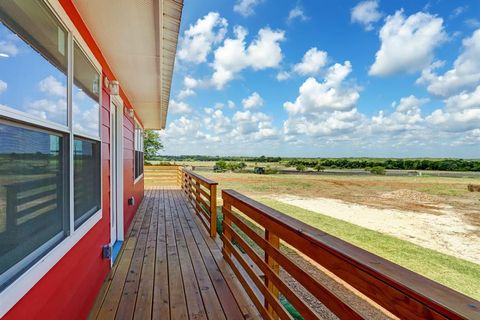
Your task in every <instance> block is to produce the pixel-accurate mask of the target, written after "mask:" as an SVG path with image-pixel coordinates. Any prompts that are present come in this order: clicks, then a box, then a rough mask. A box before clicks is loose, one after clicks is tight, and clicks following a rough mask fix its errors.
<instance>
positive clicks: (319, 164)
mask: <svg viewBox="0 0 480 320" xmlns="http://www.w3.org/2000/svg"><path fill="white" fill-rule="evenodd" d="M314 169H315V170H317V171H318V172H320V171H323V170H325V167H324V166H323V165H322V164H321V163H320V162H319V163H317V164H316V165H315V167H314Z"/></svg>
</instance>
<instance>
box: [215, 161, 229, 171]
mask: <svg viewBox="0 0 480 320" xmlns="http://www.w3.org/2000/svg"><path fill="white" fill-rule="evenodd" d="M215 167H217V168H218V169H221V170H227V163H226V162H225V161H223V160H220V161H217V162H216V163H215Z"/></svg>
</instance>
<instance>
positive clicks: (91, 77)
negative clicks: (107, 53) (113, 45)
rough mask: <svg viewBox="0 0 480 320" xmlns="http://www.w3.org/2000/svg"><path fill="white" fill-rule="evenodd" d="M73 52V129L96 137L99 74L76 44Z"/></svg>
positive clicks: (98, 110)
mask: <svg viewBox="0 0 480 320" xmlns="http://www.w3.org/2000/svg"><path fill="white" fill-rule="evenodd" d="M73 52H74V53H73V57H74V59H73V70H74V71H73V74H74V78H73V79H74V81H73V94H72V100H73V129H74V131H75V133H78V134H84V135H89V136H92V137H98V136H99V135H100V131H99V128H100V125H99V123H100V105H99V92H100V90H99V86H100V74H99V73H98V71H97V70H95V68H94V67H93V65H92V64H91V63H90V61H89V60H88V58H87V57H86V55H85V54H84V53H83V51H82V49H80V47H79V46H78V44H77V43H76V42H75V44H74V49H73Z"/></svg>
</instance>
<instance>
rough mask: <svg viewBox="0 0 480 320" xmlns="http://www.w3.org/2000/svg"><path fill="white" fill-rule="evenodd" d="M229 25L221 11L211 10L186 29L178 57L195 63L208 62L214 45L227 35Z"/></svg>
mask: <svg viewBox="0 0 480 320" xmlns="http://www.w3.org/2000/svg"><path fill="white" fill-rule="evenodd" d="M227 26H228V22H227V20H226V19H225V18H222V17H221V16H220V14H219V13H217V12H209V13H208V14H207V15H206V16H204V17H203V18H200V19H198V20H197V22H196V23H195V24H194V25H190V27H189V28H188V30H186V31H185V33H184V35H183V37H182V38H181V39H180V46H179V50H178V54H177V57H178V58H179V59H180V60H185V61H188V62H193V63H203V62H206V61H207V56H208V54H209V53H210V52H211V50H212V45H213V44H217V43H220V42H221V41H222V40H223V38H224V37H225V34H226V32H227Z"/></svg>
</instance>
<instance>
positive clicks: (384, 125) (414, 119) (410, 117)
mask: <svg viewBox="0 0 480 320" xmlns="http://www.w3.org/2000/svg"><path fill="white" fill-rule="evenodd" d="M429 101H430V100H429V99H428V98H423V99H418V98H417V97H415V96H413V95H410V96H408V97H404V98H402V99H400V102H399V104H398V105H397V106H396V109H395V112H393V113H392V114H386V113H385V112H384V111H380V112H379V113H378V115H376V116H373V117H372V120H371V126H372V130H373V131H374V132H400V131H406V130H415V129H421V128H423V127H422V123H423V121H424V119H423V117H422V114H421V109H420V108H421V106H422V105H424V104H426V103H427V102H429Z"/></svg>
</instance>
